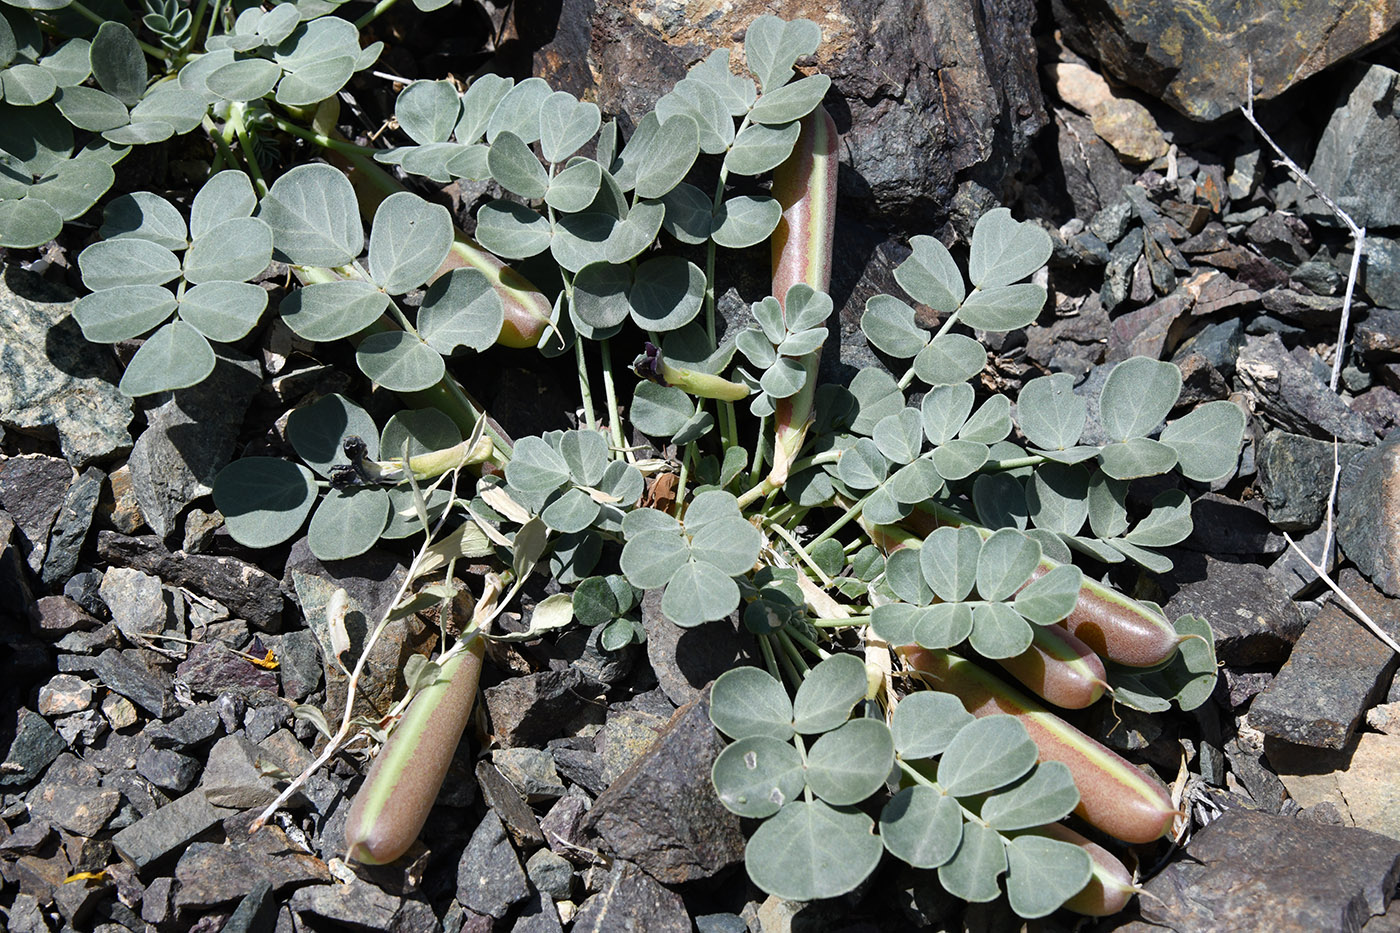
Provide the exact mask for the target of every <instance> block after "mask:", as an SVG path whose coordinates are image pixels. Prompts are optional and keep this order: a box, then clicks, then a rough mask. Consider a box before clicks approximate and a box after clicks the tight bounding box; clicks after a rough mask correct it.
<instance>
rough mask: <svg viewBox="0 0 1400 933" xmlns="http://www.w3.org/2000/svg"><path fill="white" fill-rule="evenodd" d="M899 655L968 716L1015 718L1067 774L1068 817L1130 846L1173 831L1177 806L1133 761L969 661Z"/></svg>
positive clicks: (911, 652) (1044, 757) (913, 652)
mask: <svg viewBox="0 0 1400 933" xmlns="http://www.w3.org/2000/svg"><path fill="white" fill-rule="evenodd" d="M899 651H900V654H901V655H902V656H903V657H904V659H905V661H906V662H908V664H909V666H910V667H911V668H913V670H914V671H916V672H918V673H919V674H921V675H923V679H924V680H925V681H926V682H928V684H929V685H930V686H932V687H934V688H935V689H938V690H942V691H944V692H945V693H951V694H952V695H953V696H955V697H957V698H958V699H959V700H961V701H962V704H963V706H964V707H966V709H967V711H968V712H969V713H971V714H972V715H974V716H989V715H992V714H993V713H1007V714H1009V715H1012V716H1015V717H1016V718H1017V719H1019V720H1020V721H1021V724H1022V725H1024V726H1025V727H1026V731H1027V732H1028V733H1030V737H1031V740H1032V741H1033V742H1035V745H1036V748H1037V749H1038V750H1039V759H1040V760H1041V761H1058V762H1061V763H1063V764H1064V765H1065V766H1066V767H1068V768H1069V770H1070V774H1071V775H1073V777H1074V784H1075V786H1076V787H1077V788H1079V805H1078V806H1077V807H1075V808H1074V812H1075V813H1076V814H1078V815H1079V816H1080V817H1081V818H1083V819H1085V820H1087V821H1088V822H1089V823H1091V824H1093V825H1094V826H1097V827H1098V828H1099V829H1101V830H1103V831H1104V832H1106V833H1108V834H1109V835H1110V836H1114V837H1116V838H1118V839H1122V840H1123V841H1124V842H1131V843H1143V842H1152V841H1153V840H1154V839H1157V838H1159V837H1160V836H1162V834H1164V833H1165V832H1166V831H1167V830H1168V829H1169V828H1170V827H1171V824H1172V817H1174V816H1175V815H1176V808H1175V807H1173V806H1172V802H1171V797H1170V796H1169V795H1168V794H1167V789H1166V788H1165V787H1163V786H1162V784H1161V782H1160V781H1158V780H1156V779H1154V778H1152V777H1149V776H1148V775H1147V774H1146V773H1144V772H1143V771H1142V770H1141V769H1140V768H1138V767H1136V766H1135V765H1133V764H1132V763H1131V762H1129V761H1127V760H1126V759H1124V758H1122V757H1121V756H1119V755H1117V754H1115V753H1114V752H1112V751H1110V750H1109V749H1108V748H1105V747H1104V746H1103V745H1102V744H1100V743H1099V742H1096V741H1094V740H1093V739H1091V738H1089V737H1088V736H1087V735H1085V734H1084V733H1083V732H1080V731H1079V730H1078V729H1076V728H1074V726H1071V725H1070V724H1069V723H1067V722H1065V721H1064V720H1063V719H1061V718H1060V717H1058V716H1056V715H1055V714H1054V713H1052V712H1050V711H1049V710H1047V709H1045V707H1043V706H1041V705H1040V704H1038V703H1036V702H1035V701H1033V700H1032V699H1031V698H1030V697H1028V696H1026V695H1025V694H1023V693H1021V692H1020V691H1017V690H1014V689H1012V688H1011V687H1009V686H1007V685H1006V684H1005V683H1003V682H1002V681H1000V680H998V679H997V678H996V677H994V676H992V675H991V674H989V673H987V672H986V671H984V670H982V668H980V667H978V666H977V665H975V664H973V663H972V662H970V661H966V660H963V659H962V658H960V657H958V656H957V655H955V654H952V653H950V652H947V651H930V650H928V649H925V648H919V647H916V646H908V647H904V648H900V649H899Z"/></svg>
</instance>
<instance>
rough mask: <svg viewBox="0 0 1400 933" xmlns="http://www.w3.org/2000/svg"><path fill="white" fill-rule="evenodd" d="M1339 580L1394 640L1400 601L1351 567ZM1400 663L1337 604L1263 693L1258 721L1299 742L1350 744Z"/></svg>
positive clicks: (1254, 717)
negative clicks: (1382, 591) (1390, 596)
mask: <svg viewBox="0 0 1400 933" xmlns="http://www.w3.org/2000/svg"><path fill="white" fill-rule="evenodd" d="M1338 584H1339V585H1340V586H1341V588H1342V589H1343V590H1344V591H1345V592H1346V593H1347V594H1348V595H1349V596H1350V597H1351V598H1352V599H1353V600H1355V601H1356V603H1357V605H1359V606H1361V608H1362V610H1363V611H1365V612H1366V613H1367V615H1369V616H1370V617H1371V619H1372V620H1373V621H1375V623H1376V624H1377V625H1379V626H1381V627H1382V628H1383V629H1384V630H1386V631H1388V632H1389V633H1390V634H1391V637H1396V636H1400V603H1397V602H1396V601H1395V600H1391V599H1388V598H1386V597H1385V596H1383V595H1382V594H1380V593H1378V592H1377V591H1376V590H1375V589H1373V588H1372V587H1371V586H1369V585H1367V583H1366V581H1365V580H1363V579H1362V578H1361V577H1360V575H1358V574H1357V573H1356V572H1355V571H1354V570H1351V569H1350V568H1348V569H1346V570H1343V571H1342V573H1341V575H1340V577H1339V578H1338ZM1396 663H1397V659H1396V657H1395V655H1394V654H1393V653H1392V652H1391V651H1390V649H1389V648H1387V647H1386V646H1385V645H1384V644H1382V643H1381V642H1380V641H1379V640H1377V638H1376V637H1375V636H1374V635H1372V634H1371V632H1370V631H1368V630H1367V629H1366V628H1364V627H1363V626H1362V625H1361V623H1360V622H1359V621H1357V620H1356V619H1354V618H1352V617H1351V615H1350V614H1349V613H1347V612H1346V611H1345V610H1344V609H1342V608H1341V607H1340V606H1339V605H1338V603H1337V602H1336V601H1329V602H1328V603H1327V605H1326V606H1324V607H1323V609H1322V612H1320V613H1319V614H1318V616H1317V618H1315V619H1313V620H1312V621H1311V622H1309V623H1308V627H1307V629H1305V630H1304V632H1303V635H1302V637H1300V638H1299V639H1298V643H1297V644H1296V645H1294V646H1293V653H1292V654H1291V655H1290V656H1289V658H1288V663H1287V664H1285V665H1284V666H1283V669H1282V670H1280V671H1279V673H1278V676H1277V677H1275V678H1274V679H1273V681H1272V682H1271V683H1270V684H1269V686H1268V687H1267V688H1266V689H1265V690H1264V692H1263V693H1261V694H1259V696H1257V697H1255V699H1254V703H1253V705H1252V706H1251V707H1250V710H1249V717H1250V721H1251V723H1253V725H1254V727H1255V728H1256V729H1259V730H1260V731H1262V732H1264V733H1267V734H1268V735H1272V736H1275V737H1276V738H1280V739H1283V740H1284V741H1287V742H1292V743H1294V744H1296V745H1311V746H1314V747H1317V748H1342V747H1343V746H1344V745H1346V743H1347V741H1348V740H1349V739H1350V738H1351V735H1352V732H1353V731H1355V729H1356V726H1357V724H1358V723H1359V722H1360V720H1361V717H1362V715H1363V714H1364V713H1365V712H1366V709H1367V707H1368V706H1370V705H1371V702H1372V700H1373V699H1375V698H1376V697H1377V695H1378V692H1379V691H1383V690H1384V689H1385V685H1386V684H1388V683H1389V681H1390V676H1391V674H1392V673H1393V672H1394V671H1395V667H1396Z"/></svg>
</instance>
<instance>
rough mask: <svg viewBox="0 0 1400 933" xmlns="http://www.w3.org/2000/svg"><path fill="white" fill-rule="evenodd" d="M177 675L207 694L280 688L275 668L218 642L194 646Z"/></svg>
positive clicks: (243, 693)
mask: <svg viewBox="0 0 1400 933" xmlns="http://www.w3.org/2000/svg"><path fill="white" fill-rule="evenodd" d="M108 575H109V576H110V575H111V574H110V573H109V574H108ZM175 676H176V679H177V680H178V681H179V682H180V683H183V684H185V685H186V686H188V687H189V688H190V690H191V691H193V692H194V693H196V694H203V695H205V696H219V695H221V694H225V693H237V694H238V695H239V696H243V697H252V696H254V695H256V694H258V693H259V692H267V693H272V694H276V692H277V674H276V672H275V671H270V670H268V669H267V668H265V667H259V666H258V665H256V664H254V663H253V662H252V661H250V660H248V659H247V658H245V657H243V656H242V655H240V654H236V653H235V652H234V651H232V650H231V649H229V648H227V647H225V646H223V645H220V644H217V643H205V644H199V645H193V646H191V647H190V651H189V657H187V658H185V660H183V661H181V662H180V666H179V667H178V668H176V669H175Z"/></svg>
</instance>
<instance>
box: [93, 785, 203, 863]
mask: <svg viewBox="0 0 1400 933" xmlns="http://www.w3.org/2000/svg"><path fill="white" fill-rule="evenodd" d="M221 816H222V814H221V811H220V810H219V809H218V808H216V807H215V806H214V805H213V804H211V803H210V802H209V801H208V800H207V799H205V796H204V793H203V792H202V791H199V790H192V791H190V792H189V793H188V794H185V795H184V796H183V797H179V798H177V799H175V800H173V801H171V802H170V803H168V804H166V805H165V806H163V807H161V808H160V809H158V810H156V811H154V812H153V813H151V814H150V815H148V816H145V817H142V818H141V819H140V820H138V821H137V822H135V823H133V824H131V825H130V826H128V827H126V828H125V829H123V830H122V831H121V832H119V833H117V834H116V835H115V836H113V837H112V845H113V847H115V849H116V851H117V854H118V855H120V856H121V857H122V858H123V859H124V860H125V861H126V862H127V863H129V864H130V865H131V866H132V867H133V868H135V869H136V870H137V871H143V870H145V869H146V868H147V867H148V866H150V865H152V864H154V863H155V862H157V861H158V860H160V859H162V858H164V857H165V856H167V855H169V854H170V853H172V852H174V851H175V850H176V849H179V848H181V847H182V846H184V845H185V844H186V843H188V842H190V841H191V840H193V839H195V838H196V837H197V836H199V835H200V834H201V833H203V832H204V831H205V830H206V829H208V828H209V827H211V826H213V825H214V824H215V823H217V822H219V820H220V819H221Z"/></svg>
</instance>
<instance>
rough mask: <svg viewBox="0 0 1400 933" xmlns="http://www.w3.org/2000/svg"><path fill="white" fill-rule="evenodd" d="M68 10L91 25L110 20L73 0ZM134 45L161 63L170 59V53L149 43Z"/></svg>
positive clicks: (99, 24) (137, 42)
mask: <svg viewBox="0 0 1400 933" xmlns="http://www.w3.org/2000/svg"><path fill="white" fill-rule="evenodd" d="M68 8H69V9H70V10H72V11H73V12H74V13H77V14H78V15H79V16H81V17H83V19H86V20H87V21H89V22H92V23H96V24H97V25H98V26H101V25H102V24H103V23H106V22H110V20H107V19H106V18H104V17H101V16H98V15H97V14H96V13H94V12H92V10H89V9H88V8H87V7H85V6H83V5H82V4H81V3H80V2H78V0H73V2H71V3H69V4H68ZM136 44H137V45H139V46H141V51H143V52H145V53H146V54H147V55H149V56H151V57H152V58H158V59H160V60H161V61H168V60H169V58H170V53H169V52H167V51H166V50H165V49H162V48H160V47H159V46H155V45H151V44H150V43H149V42H143V41H142V40H140V39H137V40H136Z"/></svg>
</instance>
